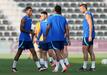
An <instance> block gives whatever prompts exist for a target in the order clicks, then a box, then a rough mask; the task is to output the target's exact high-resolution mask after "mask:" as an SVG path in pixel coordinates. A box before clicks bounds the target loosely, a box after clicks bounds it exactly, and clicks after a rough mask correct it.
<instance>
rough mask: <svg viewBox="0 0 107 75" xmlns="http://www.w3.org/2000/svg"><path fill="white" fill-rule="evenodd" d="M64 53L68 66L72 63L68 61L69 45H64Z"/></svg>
mask: <svg viewBox="0 0 107 75" xmlns="http://www.w3.org/2000/svg"><path fill="white" fill-rule="evenodd" d="M62 55H63V58H64V63H65V64H66V66H67V67H70V63H69V61H68V48H67V45H65V46H64V49H63V50H62Z"/></svg>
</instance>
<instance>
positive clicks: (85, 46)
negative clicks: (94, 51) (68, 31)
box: [79, 38, 89, 71]
mask: <svg viewBox="0 0 107 75" xmlns="http://www.w3.org/2000/svg"><path fill="white" fill-rule="evenodd" d="M88 50H89V42H88V38H83V46H82V52H83V58H84V62H83V66H82V67H81V68H80V69H79V70H80V71H87V65H88Z"/></svg>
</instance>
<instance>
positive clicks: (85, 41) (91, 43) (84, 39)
mask: <svg viewBox="0 0 107 75" xmlns="http://www.w3.org/2000/svg"><path fill="white" fill-rule="evenodd" d="M93 42H94V38H92V41H90V42H89V41H88V37H86V38H83V42H82V45H85V46H91V45H93Z"/></svg>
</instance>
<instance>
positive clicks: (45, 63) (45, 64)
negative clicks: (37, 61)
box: [43, 50, 48, 69]
mask: <svg viewBox="0 0 107 75" xmlns="http://www.w3.org/2000/svg"><path fill="white" fill-rule="evenodd" d="M43 59H44V66H45V68H46V69H47V68H48V61H47V51H46V50H44V51H43Z"/></svg>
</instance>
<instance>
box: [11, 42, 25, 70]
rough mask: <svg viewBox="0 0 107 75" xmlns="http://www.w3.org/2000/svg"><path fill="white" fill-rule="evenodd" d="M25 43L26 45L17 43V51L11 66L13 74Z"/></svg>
mask: <svg viewBox="0 0 107 75" xmlns="http://www.w3.org/2000/svg"><path fill="white" fill-rule="evenodd" d="M25 43H26V42H25V41H19V45H18V51H17V53H16V55H15V57H14V60H13V64H12V71H13V72H17V69H16V65H17V62H18V60H19V57H20V55H21V54H22V51H23V50H24V49H25Z"/></svg>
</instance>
